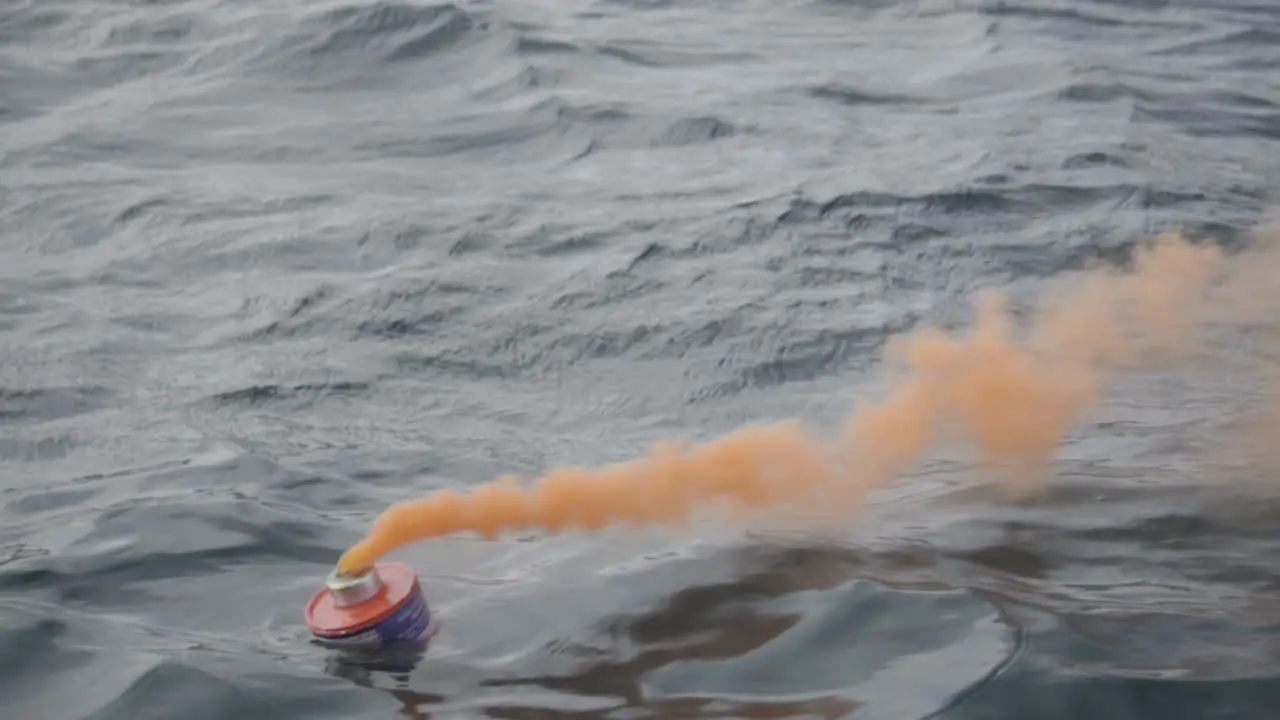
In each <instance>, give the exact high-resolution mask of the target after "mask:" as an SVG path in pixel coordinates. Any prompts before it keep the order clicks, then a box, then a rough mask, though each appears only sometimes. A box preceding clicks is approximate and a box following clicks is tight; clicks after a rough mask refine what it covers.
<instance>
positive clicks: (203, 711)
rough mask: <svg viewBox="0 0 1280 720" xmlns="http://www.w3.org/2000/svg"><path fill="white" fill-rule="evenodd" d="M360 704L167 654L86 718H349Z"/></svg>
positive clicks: (270, 676)
mask: <svg viewBox="0 0 1280 720" xmlns="http://www.w3.org/2000/svg"><path fill="white" fill-rule="evenodd" d="M366 702H367V701H366ZM364 705H365V702H361V701H359V700H357V698H356V696H354V695H353V694H352V693H349V692H342V693H335V692H334V691H333V689H332V688H327V689H326V688H317V687H299V686H298V683H297V680H296V679H294V678H292V677H288V676H284V675H275V674H274V673H265V674H263V675H261V676H260V677H259V679H258V681H257V682H255V683H253V684H245V683H242V682H237V681H234V680H228V679H226V678H224V677H223V676H222V675H221V674H220V673H216V672H211V671H207V670H202V669H201V668H200V667H198V665H196V664H193V663H192V662H191V661H184V660H179V659H176V658H171V659H163V660H160V661H159V662H157V663H156V664H155V666H154V667H152V668H151V669H150V670H147V671H146V672H145V673H143V674H142V675H141V677H139V678H137V679H136V680H135V681H134V682H132V683H130V684H129V686H128V688H126V689H125V690H124V691H123V692H121V693H120V694H119V695H118V696H117V697H116V698H114V699H113V700H111V701H110V702H109V703H107V704H105V705H104V706H103V707H102V708H101V709H100V710H98V711H97V712H95V713H93V714H92V715H91V716H90V717H89V720H162V719H163V718H169V717H173V716H174V715H181V716H182V717H184V718H192V720H221V719H222V718H228V717H245V718H250V717H254V718H256V717H272V718H286V717H299V718H300V717H314V718H349V717H351V713H352V712H356V711H357V708H360V707H361V706H364Z"/></svg>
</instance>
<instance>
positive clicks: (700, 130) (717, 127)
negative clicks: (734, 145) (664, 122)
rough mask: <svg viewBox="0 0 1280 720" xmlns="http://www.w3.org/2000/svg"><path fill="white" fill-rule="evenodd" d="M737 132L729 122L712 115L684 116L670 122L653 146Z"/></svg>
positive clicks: (700, 141)
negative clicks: (699, 116)
mask: <svg viewBox="0 0 1280 720" xmlns="http://www.w3.org/2000/svg"><path fill="white" fill-rule="evenodd" d="M736 134H738V129H737V128H735V127H734V126H733V125H732V124H731V123H728V122H725V121H723V120H720V119H718V118H714V117H701V118H685V119H681V120H677V121H675V122H673V123H671V124H670V125H669V126H668V127H667V128H666V129H665V130H663V132H662V133H661V134H660V135H659V136H658V137H657V138H656V139H655V140H654V146H655V147H679V146H682V145H695V144H698V143H705V142H710V141H712V140H715V139H718V138H725V137H731V136H733V135H736Z"/></svg>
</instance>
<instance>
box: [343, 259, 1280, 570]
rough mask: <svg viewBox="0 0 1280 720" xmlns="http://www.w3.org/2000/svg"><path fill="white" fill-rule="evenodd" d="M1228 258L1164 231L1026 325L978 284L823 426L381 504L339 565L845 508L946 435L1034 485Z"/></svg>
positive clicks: (911, 338) (1177, 328)
mask: <svg viewBox="0 0 1280 720" xmlns="http://www.w3.org/2000/svg"><path fill="white" fill-rule="evenodd" d="M1225 263H1226V258H1225V256H1224V255H1223V254H1222V253H1221V251H1220V250H1218V249H1217V248H1215V247H1211V246H1203V245H1197V244H1194V243H1192V242H1190V241H1188V240H1187V239H1186V238H1184V237H1182V236H1180V235H1174V234H1168V235H1163V236H1160V237H1158V238H1156V239H1155V240H1154V241H1153V242H1151V243H1149V244H1148V245H1146V246H1143V247H1141V248H1139V249H1138V250H1137V251H1136V253H1135V256H1134V258H1133V262H1132V267H1131V268H1130V269H1128V270H1127V271H1124V272H1121V271H1119V270H1115V269H1098V270H1094V271H1091V272H1088V273H1086V274H1085V276H1084V278H1083V279H1082V281H1081V282H1079V283H1078V284H1077V285H1075V286H1074V287H1073V289H1072V290H1071V291H1070V292H1067V293H1066V294H1065V295H1061V296H1058V297H1056V298H1054V299H1053V300H1051V301H1049V302H1046V303H1044V304H1042V306H1041V307H1040V308H1039V309H1038V310H1037V312H1036V313H1034V314H1033V315H1032V317H1031V319H1030V322H1029V326H1028V327H1027V328H1026V329H1025V332H1023V333H1021V334H1019V333H1018V332H1017V327H1016V323H1015V318H1014V316H1013V314H1012V313H1011V312H1010V310H1009V309H1008V307H1007V305H1006V302H1005V300H1004V298H1003V296H1002V295H1000V294H999V293H995V292H984V293H981V294H980V295H979V296H978V297H977V299H976V301H975V303H974V310H975V318H974V321H973V324H972V327H971V328H970V329H969V330H968V331H967V332H965V333H961V334H956V333H948V332H945V331H943V330H942V329H940V328H937V327H926V328H924V329H921V330H918V331H916V332H913V333H910V334H907V335H905V336H902V337H898V338H895V339H893V340H892V341H890V343H889V344H888V346H887V347H886V349H885V355H886V361H887V369H888V372H889V375H890V376H889V378H888V385H887V388H886V390H887V392H886V395H885V397H884V398H883V399H881V400H878V401H872V400H867V401H863V402H860V403H858V404H857V405H856V406H855V407H854V409H853V411H852V413H851V414H850V416H849V417H848V419H847V421H846V422H845V424H844V427H843V428H842V429H841V430H840V431H839V432H837V433H834V434H833V435H832V436H830V437H821V436H819V435H818V434H817V433H815V432H813V431H812V430H810V429H809V428H807V427H806V426H805V425H803V424H802V423H801V422H799V421H796V420H788V421H784V422H779V423H775V424H772V425H766V426H758V427H747V428H743V429H740V430H736V431H734V432H731V433H729V434H727V435H724V436H722V437H720V438H718V439H715V440H711V441H709V442H706V443H703V444H700V445H689V444H686V443H680V442H667V443H661V444H659V445H657V446H655V447H654V448H653V450H652V451H651V453H650V454H649V455H648V456H647V457H643V458H640V459H636V460H632V461H629V462H625V463H619V464H612V465H606V466H602V467H598V468H584V467H563V468H558V469H553V470H551V471H550V472H548V473H547V474H546V475H544V476H543V477H541V478H539V479H537V480H535V481H533V482H525V481H523V480H522V479H520V478H517V477H514V476H503V477H500V478H498V479H497V480H495V481H492V482H490V483H487V484H484V485H481V486H479V487H476V488H474V489H472V490H470V491H469V492H459V491H455V490H442V491H439V492H436V493H433V494H431V495H429V496H426V497H423V498H421V499H416V500H410V501H407V502H403V503H399V504H396V505H393V506H391V507H389V508H388V509H387V510H386V511H385V512H383V514H382V515H381V516H380V517H378V518H377V520H376V521H375V522H374V523H373V526H372V528H371V529H370V531H369V533H368V534H367V535H366V537H365V538H364V539H362V540H361V541H360V542H359V543H357V544H356V545H354V546H352V547H351V548H350V549H349V550H348V551H347V552H346V553H344V554H343V555H342V557H341V558H340V559H339V561H338V567H339V569H340V570H343V571H346V572H358V571H360V570H362V569H365V568H367V567H370V566H371V565H372V564H373V563H374V561H375V560H377V559H378V558H379V557H380V556H382V555H384V554H386V553H388V552H391V551H393V550H395V549H397V548H399V547H402V546H404V545H407V544H409V543H413V542H417V541H420V540H424V539H428V538H434V537H442V536H446V535H451V534H454V533H460V532H466V531H473V532H476V533H478V534H480V535H481V536H483V537H487V538H492V537H495V536H497V535H499V534H501V533H503V532H507V531H515V530H524V529H534V528H541V529H543V530H546V531H549V532H559V531H566V530H573V529H588V530H589V529H598V528H602V527H605V526H608V525H613V524H621V523H633V524H642V525H644V524H668V523H679V522H681V521H684V520H686V519H688V518H689V517H690V515H691V514H692V513H693V512H694V510H695V509H697V508H698V507H699V506H702V505H705V504H708V503H711V502H713V501H725V502H728V503H729V505H730V507H731V508H732V509H733V510H734V511H735V512H746V513H755V512H762V511H768V510H771V509H774V508H779V507H782V506H785V505H792V504H801V505H803V504H806V503H808V504H809V506H810V507H814V508H818V509H821V510H823V511H826V512H831V511H832V509H833V508H837V509H839V511H840V512H845V511H848V510H850V509H852V508H854V507H856V506H857V505H858V504H859V503H860V502H861V501H862V500H863V498H865V497H866V496H867V494H868V493H870V492H872V491H874V490H875V489H877V488H880V487H882V486H884V485H886V484H887V483H889V482H890V481H892V480H893V479H894V478H895V477H897V476H899V475H900V474H902V473H903V472H906V471H908V470H909V469H910V468H911V466H912V465H913V464H914V463H917V462H919V461H921V460H923V459H924V458H925V457H926V454H927V453H928V452H929V451H930V450H931V449H932V448H934V447H936V446H938V445H939V443H942V442H959V443H964V444H966V445H967V446H969V447H972V448H973V449H974V450H975V451H976V453H977V457H978V459H979V460H980V462H981V463H982V465H983V466H984V467H985V468H986V469H987V470H988V471H989V472H990V473H991V475H992V477H995V478H999V479H1000V480H1001V482H1003V483H1004V484H1005V486H1006V487H1008V488H1010V489H1011V490H1013V491H1015V492H1025V491H1027V490H1029V489H1034V488H1035V487H1037V483H1038V482H1040V481H1041V480H1042V476H1043V475H1044V473H1045V472H1046V471H1047V469H1048V466H1049V463H1050V462H1051V461H1052V459H1053V456H1054V454H1055V452H1056V451H1057V448H1058V446H1059V444H1060V442H1061V439H1062V436H1063V434H1064V432H1065V431H1066V430H1067V429H1068V428H1069V427H1070V426H1071V425H1072V424H1074V423H1076V422H1078V421H1080V420H1081V419H1082V418H1083V416H1084V413H1085V412H1087V411H1088V410H1089V409H1090V408H1092V407H1093V406H1094V405H1096V404H1097V402H1098V401H1099V399H1100V398H1101V396H1102V393H1103V391H1104V389H1105V388H1104V387H1103V383H1104V382H1105V381H1106V380H1107V379H1108V378H1109V377H1110V376H1111V375H1112V374H1114V373H1115V372H1117V371H1120V370H1124V369H1129V368H1135V367H1139V366H1141V365H1142V364H1143V363H1145V362H1147V361H1149V360H1151V359H1153V358H1159V357H1167V356H1168V353H1170V352H1175V351H1177V350H1179V349H1180V348H1182V349H1185V348H1188V347H1190V345H1189V343H1190V342H1191V341H1192V340H1194V338H1195V337H1196V335H1197V331H1198V330H1200V329H1202V327H1203V323H1204V321H1205V320H1206V319H1207V318H1208V314H1207V312H1206V311H1207V309H1208V301H1207V298H1208V297H1209V291H1210V290H1211V289H1212V288H1213V286H1214V281H1215V279H1217V278H1219V277H1220V276H1221V274H1222V271H1223V270H1224V267H1225ZM1273 277H1274V276H1273Z"/></svg>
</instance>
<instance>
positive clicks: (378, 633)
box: [303, 562, 435, 648]
mask: <svg viewBox="0 0 1280 720" xmlns="http://www.w3.org/2000/svg"><path fill="white" fill-rule="evenodd" d="M303 614H304V617H305V619H306V622H307V627H308V628H310V629H311V634H312V635H314V636H315V637H316V639H318V640H320V641H321V642H323V643H325V644H327V645H334V646H339V647H362V648H369V647H379V646H385V645H395V644H402V643H413V642H419V641H422V640H426V639H427V638H429V637H431V635H433V634H434V633H435V619H434V618H432V617H431V611H430V610H429V609H428V608H427V601H426V598H424V597H423V594H422V586H421V585H420V584H419V583H418V576H417V575H415V574H414V572H413V568H410V567H409V566H408V565H405V564H403V563H398V562H385V563H378V564H377V565H375V566H374V568H373V569H371V570H369V571H367V572H365V573H364V574H361V575H348V574H345V573H342V572H339V571H338V570H336V569H335V570H334V571H333V572H331V573H329V577H328V578H327V579H326V580H325V587H323V588H321V589H320V590H319V591H317V592H316V594H315V595H314V596H313V597H312V598H311V602H309V603H307V607H306V610H305V611H304V613H303Z"/></svg>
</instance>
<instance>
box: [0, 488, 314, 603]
mask: <svg viewBox="0 0 1280 720" xmlns="http://www.w3.org/2000/svg"><path fill="white" fill-rule="evenodd" d="M326 537H327V531H325V530H324V529H322V528H318V527H317V526H315V525H314V524H313V523H311V522H309V521H308V519H307V518H303V517H299V516H297V515H295V514H293V513H290V514H285V513H283V512H280V511H276V510H273V509H269V508H267V507H265V506H264V505H263V504H262V503H261V502H260V501H258V500H254V499H243V500H225V499H214V500H208V501H204V502H200V501H198V500H197V499H192V498H179V499H171V500H162V499H154V498H153V499H142V500H133V501H123V502H119V503H116V504H114V505H112V506H110V507H109V508H108V509H105V510H104V511H103V512H102V513H101V514H99V515H97V516H95V517H94V518H93V529H92V531H91V532H90V533H89V534H88V535H87V536H85V537H84V538H83V539H81V540H80V541H79V545H80V546H81V547H82V548H84V550H85V551H87V552H86V553H85V554H83V555H79V556H75V555H71V556H68V555H60V556H47V557H40V558H32V559H28V560H24V561H22V562H20V563H14V564H10V565H7V566H0V588H4V589H6V590H11V591H16V590H19V589H26V590H38V591H40V592H41V593H46V594H51V595H52V596H53V597H55V598H57V599H58V601H59V602H60V603H68V604H72V605H76V606H80V607H84V606H92V607H104V606H105V607H119V608H128V607H131V606H132V607H140V606H142V605H145V604H146V602H148V601H152V600H155V599H157V595H156V591H157V590H158V589H162V588H158V587H156V586H155V585H154V584H153V583H155V582H157V581H158V582H161V583H164V582H177V581H178V580H179V579H180V578H194V577H199V576H208V575H215V576H216V575H219V574H221V573H225V572H227V571H228V570H229V569H230V568H232V567H235V566H237V565H243V564H253V563H255V562H257V561H256V560H255V558H258V559H261V558H266V557H272V558H275V559H276V560H279V561H283V562H297V563H306V564H313V563H314V564H317V565H324V564H326V563H328V564H331V563H332V562H333V557H334V548H332V547H328V544H327V542H325V541H324V539H325V538H326ZM108 545H109V546H111V547H112V548H113V550H112V551H110V552H102V551H100V550H98V551H96V552H95V550H96V549H98V548H102V547H107V546H108ZM263 553H265V555H264V554H263Z"/></svg>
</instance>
